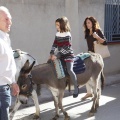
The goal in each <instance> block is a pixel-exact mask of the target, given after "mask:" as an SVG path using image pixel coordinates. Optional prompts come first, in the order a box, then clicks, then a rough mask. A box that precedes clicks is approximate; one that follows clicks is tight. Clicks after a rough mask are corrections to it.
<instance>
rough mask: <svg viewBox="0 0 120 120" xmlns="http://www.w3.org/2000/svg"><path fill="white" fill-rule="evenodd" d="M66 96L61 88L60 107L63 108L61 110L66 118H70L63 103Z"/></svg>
mask: <svg viewBox="0 0 120 120" xmlns="http://www.w3.org/2000/svg"><path fill="white" fill-rule="evenodd" d="M63 96H64V90H61V91H60V92H59V98H58V99H59V108H60V109H61V111H62V112H63V114H64V116H65V120H70V117H69V116H68V113H67V112H66V111H65V110H64V108H63V105H62V99H63Z"/></svg>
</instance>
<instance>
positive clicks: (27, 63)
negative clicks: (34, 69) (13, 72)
mask: <svg viewBox="0 0 120 120" xmlns="http://www.w3.org/2000/svg"><path fill="white" fill-rule="evenodd" d="M29 65H30V62H29V60H26V62H25V64H24V66H23V68H24V69H25V70H27V69H28V68H29Z"/></svg>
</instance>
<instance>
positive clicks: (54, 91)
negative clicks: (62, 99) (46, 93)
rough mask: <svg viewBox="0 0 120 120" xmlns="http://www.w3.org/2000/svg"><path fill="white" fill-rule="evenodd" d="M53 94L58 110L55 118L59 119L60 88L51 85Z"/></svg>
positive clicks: (56, 109)
mask: <svg viewBox="0 0 120 120" xmlns="http://www.w3.org/2000/svg"><path fill="white" fill-rule="evenodd" d="M49 89H50V91H51V93H52V95H53V99H54V105H55V111H56V114H55V117H54V118H53V120H57V119H58V118H59V106H58V103H59V101H58V97H59V90H58V89H55V88H53V87H49Z"/></svg>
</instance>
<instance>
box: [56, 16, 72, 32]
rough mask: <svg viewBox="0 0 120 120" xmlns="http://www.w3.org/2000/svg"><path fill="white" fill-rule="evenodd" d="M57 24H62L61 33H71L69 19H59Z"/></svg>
mask: <svg viewBox="0 0 120 120" xmlns="http://www.w3.org/2000/svg"><path fill="white" fill-rule="evenodd" d="M55 22H59V23H60V32H69V31H70V23H69V21H68V19H67V17H64V16H63V17H61V18H58V19H57V20H56V21H55Z"/></svg>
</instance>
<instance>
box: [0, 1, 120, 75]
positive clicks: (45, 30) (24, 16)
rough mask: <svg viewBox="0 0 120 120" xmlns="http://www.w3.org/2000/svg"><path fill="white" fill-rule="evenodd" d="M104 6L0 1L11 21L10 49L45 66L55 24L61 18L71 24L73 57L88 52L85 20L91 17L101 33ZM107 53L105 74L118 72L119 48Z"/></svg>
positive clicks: (88, 3)
mask: <svg viewBox="0 0 120 120" xmlns="http://www.w3.org/2000/svg"><path fill="white" fill-rule="evenodd" d="M104 4H105V0H0V5H4V6H6V7H7V8H8V9H9V10H10V12H11V15H12V17H13V25H12V28H11V32H10V37H11V41H12V46H13V49H17V48H19V49H21V50H23V51H27V52H28V53H30V54H31V55H33V56H34V57H35V58H36V59H37V60H38V62H39V63H45V62H46V61H47V59H48V57H49V51H50V49H51V46H52V43H53V41H54V37H55V33H56V29H55V20H56V19H57V18H58V17H61V16H66V17H68V19H69V21H70V24H71V29H72V31H71V33H72V38H73V49H74V52H75V54H77V53H80V52H85V51H87V44H86V41H85V39H84V32H83V22H84V19H85V18H86V17H87V16H90V15H91V16H94V17H96V19H97V20H98V21H99V23H100V25H101V28H102V29H104ZM109 49H110V52H111V58H110V59H107V60H105V73H113V72H119V71H120V70H119V68H120V64H119V58H120V56H119V54H118V53H119V52H120V48H119V45H111V46H109ZM116 53H117V54H116ZM116 57H117V59H116ZM113 63H114V64H113Z"/></svg>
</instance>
